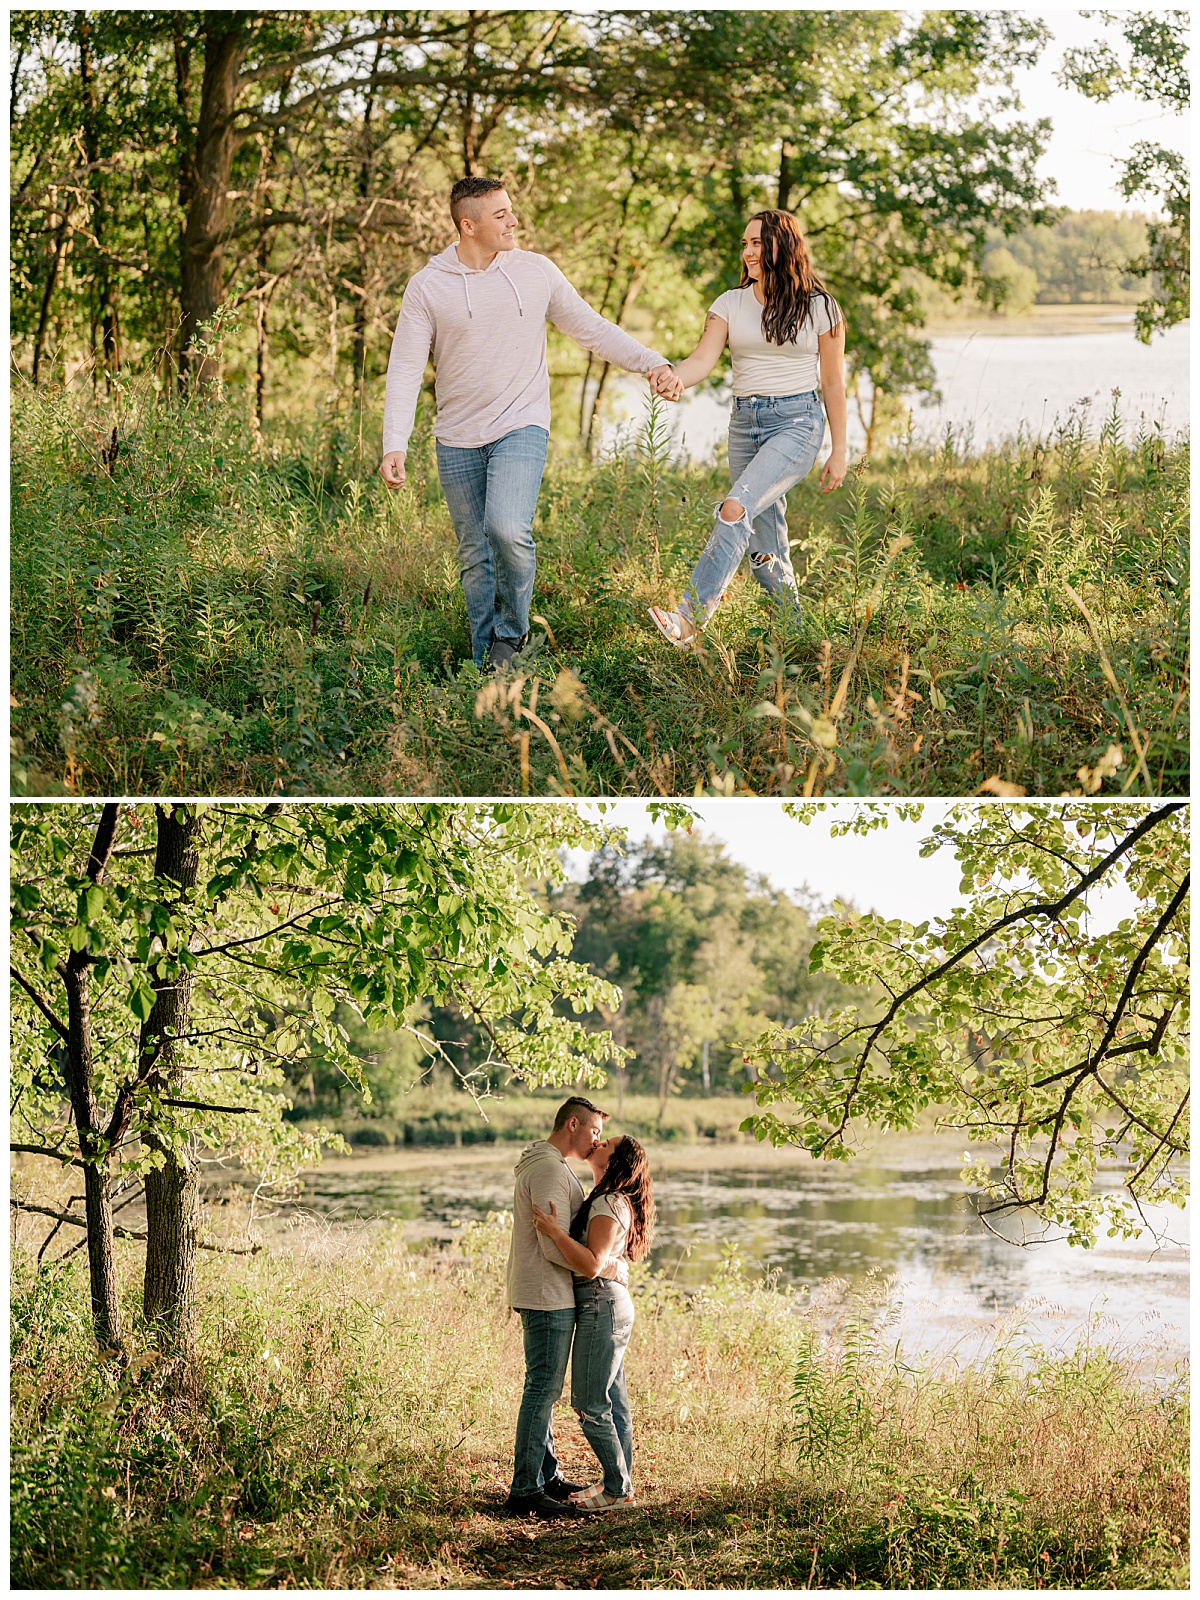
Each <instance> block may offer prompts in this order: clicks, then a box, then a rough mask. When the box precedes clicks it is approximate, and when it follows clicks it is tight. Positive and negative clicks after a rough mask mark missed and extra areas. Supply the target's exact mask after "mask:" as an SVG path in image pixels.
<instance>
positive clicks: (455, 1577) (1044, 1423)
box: [12, 1219, 1188, 1589]
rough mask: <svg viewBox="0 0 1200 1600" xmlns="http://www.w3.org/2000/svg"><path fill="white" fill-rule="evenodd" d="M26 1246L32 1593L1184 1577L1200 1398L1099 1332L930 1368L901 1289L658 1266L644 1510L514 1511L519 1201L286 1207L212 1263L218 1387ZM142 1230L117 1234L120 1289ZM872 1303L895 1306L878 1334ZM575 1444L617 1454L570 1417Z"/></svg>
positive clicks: (16, 1526)
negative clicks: (1118, 1352) (121, 1349)
mask: <svg viewBox="0 0 1200 1600" xmlns="http://www.w3.org/2000/svg"><path fill="white" fill-rule="evenodd" d="M26 1226H27V1224H26V1223H22V1228H21V1230H20V1232H19V1238H18V1244H17V1248H16V1251H15V1256H14V1280H15V1281H14V1309H13V1316H12V1337H13V1347H14V1377H13V1385H12V1396H13V1424H12V1460H13V1490H12V1577H13V1582H14V1585H16V1586H18V1587H36V1588H58V1587H63V1588H83V1587H107V1588H122V1587H147V1588H170V1587H177V1588H183V1587H251V1588H262V1587H284V1586H288V1587H313V1586H319V1587H330V1588H342V1587H352V1586H354V1587H387V1588H432V1587H448V1588H509V1587H526V1588H535V1589H553V1588H555V1587H566V1588H599V1589H608V1588H643V1587H647V1588H681V1589H683V1588H693V1589H700V1588H715V1587H721V1588H734V1589H736V1588H751V1589H768V1588H783V1589H790V1588H804V1587H851V1586H863V1587H874V1586H884V1587H896V1588H908V1587H913V1588H936V1587H945V1588H991V1587H998V1588H1006V1587H1014V1588H1033V1587H1050V1588H1107V1587H1114V1588H1131V1589H1133V1588H1155V1587H1168V1588H1182V1587H1186V1584H1187V1569H1186V1560H1187V1549H1186V1546H1187V1536H1188V1490H1187V1399H1186V1394H1185V1392H1184V1389H1183V1385H1182V1382H1181V1381H1172V1382H1169V1383H1168V1384H1167V1385H1166V1386H1165V1387H1162V1388H1159V1389H1157V1390H1155V1391H1154V1392H1152V1393H1151V1392H1147V1391H1146V1390H1143V1389H1141V1388H1139V1387H1138V1386H1137V1385H1136V1384H1135V1383H1134V1382H1133V1380H1132V1379H1131V1377H1130V1376H1129V1374H1128V1372H1127V1371H1126V1370H1125V1369H1123V1367H1122V1365H1121V1362H1120V1361H1119V1360H1117V1359H1114V1358H1112V1357H1110V1356H1109V1355H1107V1354H1106V1353H1105V1352H1104V1351H1103V1350H1101V1349H1097V1348H1092V1349H1088V1350H1085V1351H1084V1352H1083V1353H1080V1354H1079V1355H1077V1356H1074V1357H1071V1358H1061V1357H1054V1356H1051V1355H1048V1354H1041V1355H1039V1354H1038V1353H1037V1352H1033V1353H1032V1355H1031V1359H1030V1360H1029V1361H1028V1362H1027V1363H1026V1364H1025V1365H1022V1364H1020V1363H1019V1362H1018V1361H1017V1360H1016V1355H1015V1347H1014V1344H1013V1342H1012V1340H1011V1339H1010V1340H1009V1341H1008V1342H1007V1343H1004V1342H1002V1343H1001V1345H1000V1346H999V1347H998V1349H997V1353H996V1354H995V1356H994V1358H993V1359H991V1360H990V1361H989V1362H988V1363H987V1365H985V1366H982V1367H979V1368H975V1369H971V1370H965V1371H958V1372H956V1371H953V1370H946V1371H941V1372H939V1371H936V1370H933V1369H932V1368H931V1367H930V1366H929V1365H927V1364H925V1365H922V1364H921V1363H919V1362H915V1363H909V1364H907V1365H902V1364H898V1363H897V1362H896V1361H894V1360H892V1359H890V1358H889V1355H888V1350H889V1348H890V1339H889V1336H888V1332H887V1329H886V1326H883V1327H879V1326H878V1318H879V1313H880V1305H879V1303H877V1302H876V1303H868V1302H854V1301H852V1300H848V1299H847V1298H846V1297H845V1289H844V1286H839V1285H838V1284H836V1283H832V1284H830V1285H828V1286H826V1288H825V1290H824V1291H823V1293H822V1295H821V1296H819V1297H818V1300H817V1302H815V1303H812V1304H809V1305H807V1306H806V1307H797V1306H796V1305H795V1304H794V1303H793V1302H790V1301H789V1300H788V1299H787V1298H786V1297H785V1296H783V1295H781V1294H779V1293H777V1292H776V1291H775V1290H774V1289H772V1288H771V1287H769V1286H763V1285H755V1284H751V1283H748V1282H747V1281H745V1279H744V1278H743V1276H742V1275H741V1273H740V1272H739V1270H738V1268H737V1265H736V1261H735V1260H732V1259H731V1260H730V1261H729V1262H727V1265H726V1268H725V1270H724V1271H723V1272H722V1273H721V1274H720V1275H719V1276H718V1278H717V1279H716V1281H714V1282H713V1283H712V1284H711V1285H710V1286H709V1288H708V1289H707V1290H706V1291H705V1292H704V1293H703V1294H698V1295H695V1296H693V1297H691V1298H690V1299H689V1298H687V1297H685V1296H684V1295H683V1294H682V1293H680V1292H678V1291H677V1290H675V1289H674V1288H673V1287H672V1286H671V1285H669V1284H668V1283H666V1282H664V1281H663V1280H661V1279H651V1278H648V1277H647V1276H645V1275H644V1274H643V1275H641V1276H640V1277H639V1278H638V1280H637V1282H636V1284H635V1296H636V1301H637V1308H638V1321H637V1326H636V1328H635V1332H634V1340H633V1344H632V1346H631V1350H630V1355H629V1358H628V1370H629V1377H630V1387H631V1397H632V1403H633V1407H634V1412H635V1418H636V1428H637V1435H636V1437H637V1444H636V1457H635V1463H634V1476H635V1480H636V1482H637V1485H638V1488H639V1493H640V1505H639V1507H638V1509H637V1510H636V1511H632V1512H629V1513H625V1514H623V1515H620V1516H619V1517H618V1516H614V1517H613V1518H611V1519H608V1520H603V1519H600V1520H592V1521H588V1522H586V1523H581V1524H576V1523H570V1524H565V1525H554V1524H549V1525H537V1524H529V1525H524V1524H518V1523H515V1522H513V1521H511V1520H506V1519H504V1518H502V1517H500V1516H499V1515H498V1514H497V1513H498V1507H499V1502H500V1499H501V1497H502V1495H503V1493H504V1490H505V1487H506V1483H507V1478H508V1473H509V1464H510V1449H511V1439H512V1428H513V1421H514V1416H515V1408H516V1402H517V1397H518V1393H519V1387H520V1377H521V1370H522V1367H521V1354H520V1338H519V1330H518V1325H517V1323H516V1321H515V1320H514V1319H512V1318H510V1317H508V1316H507V1315H506V1313H505V1310H504V1307H503V1305H502V1302H501V1298H500V1286H501V1283H502V1278H503V1270H502V1269H503V1260H504V1256H505V1253H506V1250H507V1227H506V1224H505V1223H504V1221H503V1220H502V1219H501V1220H499V1221H497V1222H492V1223H487V1224H479V1225H476V1226H474V1227H473V1228H471V1229H469V1230H467V1231H466V1232H465V1233H464V1235H463V1238H462V1240H461V1244H460V1246H459V1247H458V1248H457V1249H456V1250H455V1251H453V1252H452V1253H451V1254H449V1255H444V1256H437V1257H435V1256H429V1255H418V1254H413V1253H410V1252H409V1251H407V1250H406V1249H405V1246H404V1242H403V1239H402V1236H401V1235H400V1233H399V1232H398V1231H396V1232H393V1233H391V1234H380V1233H379V1232H374V1233H372V1234H371V1235H370V1237H369V1238H368V1236H367V1235H366V1234H358V1235H354V1234H350V1233H346V1232H342V1231H338V1230H332V1229H331V1230H324V1231H318V1230H316V1229H313V1228H311V1227H309V1228H308V1229H307V1231H293V1232H291V1233H288V1234H287V1235H285V1236H282V1237H281V1238H279V1239H277V1240H276V1242H275V1244H274V1245H273V1246H272V1247H271V1248H269V1249H268V1250H266V1251H264V1252H263V1253H262V1254H260V1255H258V1256H254V1257H244V1258H230V1257H211V1256H209V1257H205V1258H204V1260H203V1261H202V1279H201V1295H202V1302H203V1305H202V1335H201V1342H200V1356H199V1364H198V1370H197V1373H196V1377H195V1382H194V1385H193V1386H192V1387H191V1389H190V1390H189V1391H188V1392H187V1393H186V1394H184V1395H181V1394H179V1393H177V1392H174V1393H173V1392H172V1390H171V1388H170V1386H169V1385H168V1384H167V1383H166V1382H165V1381H164V1371H163V1368H162V1366H161V1364H160V1363H159V1362H158V1361H156V1360H155V1358H154V1356H153V1354H152V1352H150V1351H149V1350H144V1349H141V1348H139V1349H138V1351H137V1353H136V1354H135V1357H134V1359H133V1361H132V1362H131V1364H130V1365H129V1366H128V1368H127V1369H126V1370H125V1371H124V1372H123V1373H122V1372H120V1371H118V1370H117V1369H115V1368H113V1367H104V1366H102V1365H101V1364H100V1363H99V1362H98V1360H97V1358H96V1356H95V1353H94V1351H93V1348H92V1345H91V1342H90V1337H89V1331H88V1319H87V1294H86V1281H85V1274H84V1269H83V1267H82V1265H81V1264H80V1258H79V1257H78V1256H76V1257H75V1258H74V1260H73V1262H71V1263H68V1264H67V1266H65V1267H63V1268H61V1269H59V1270H57V1271H55V1272H48V1271H42V1272H41V1273H37V1272H36V1271H35V1270H34V1268H33V1263H32V1254H33V1249H32V1245H31V1243H30V1240H31V1239H32V1238H34V1237H35V1230H31V1231H30V1234H29V1236H28V1237H26V1234H25V1231H24V1230H25V1229H26ZM135 1248H136V1247H134V1246H131V1245H130V1244H129V1243H128V1242H124V1241H122V1242H119V1243H118V1251H119V1252H120V1258H121V1267H122V1271H123V1273H124V1276H125V1286H126V1295H127V1303H129V1304H133V1303H135V1295H136V1269H137V1266H138V1261H137V1257H136V1256H135V1254H134V1249H135ZM873 1329H874V1330H876V1331H873ZM556 1427H557V1431H558V1435H559V1438H560V1442H561V1446H562V1454H563V1461H564V1466H565V1468H566V1470H567V1471H569V1472H572V1473H578V1474H579V1475H580V1476H582V1477H584V1478H590V1477H591V1475H592V1474H591V1471H590V1467H589V1461H590V1458H589V1454H588V1451H587V1447H586V1445H585V1444H584V1442H583V1440H582V1438H581V1436H580V1434H579V1432H578V1429H577V1428H576V1426H575V1425H574V1418H573V1417H572V1415H571V1413H570V1412H569V1410H566V1409H563V1410H562V1411H560V1412H559V1413H558V1414H557V1422H556Z"/></svg>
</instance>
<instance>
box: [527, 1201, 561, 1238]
mask: <svg viewBox="0 0 1200 1600" xmlns="http://www.w3.org/2000/svg"><path fill="white" fill-rule="evenodd" d="M533 1225H534V1227H535V1228H536V1229H537V1231H538V1232H539V1233H561V1232H562V1231H563V1227H562V1223H561V1222H560V1221H559V1220H558V1207H557V1206H556V1205H555V1204H554V1201H553V1200H551V1202H550V1210H549V1212H545V1211H543V1210H542V1208H541V1206H539V1205H538V1204H537V1203H536V1201H535V1202H534V1207H533Z"/></svg>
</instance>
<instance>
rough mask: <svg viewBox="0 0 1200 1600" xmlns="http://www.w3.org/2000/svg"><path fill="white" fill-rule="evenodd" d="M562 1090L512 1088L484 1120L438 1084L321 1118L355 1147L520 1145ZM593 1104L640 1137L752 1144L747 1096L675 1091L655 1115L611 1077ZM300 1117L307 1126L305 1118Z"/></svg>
mask: <svg viewBox="0 0 1200 1600" xmlns="http://www.w3.org/2000/svg"><path fill="white" fill-rule="evenodd" d="M566 1092H567V1091H566V1090H563V1089H558V1090H555V1091H553V1092H551V1093H545V1094H523V1093H520V1092H518V1091H513V1090H510V1091H508V1092H507V1093H506V1094H504V1095H503V1096H497V1097H496V1098H495V1099H494V1100H493V1099H488V1100H485V1101H483V1103H482V1105H483V1112H484V1116H486V1118H487V1120H486V1121H484V1117H483V1116H481V1115H480V1113H479V1110H478V1109H477V1108H476V1106H475V1103H474V1101H472V1100H471V1099H470V1098H469V1097H468V1096H467V1095H465V1094H455V1095H446V1094H445V1093H443V1092H441V1091H439V1090H437V1089H426V1088H420V1089H414V1090H413V1091H412V1093H411V1094H409V1095H406V1096H405V1097H404V1100H403V1110H402V1111H396V1112H395V1113H394V1114H393V1115H391V1116H380V1117H366V1116H345V1117H340V1118H335V1119H332V1120H331V1119H330V1118H328V1117H326V1118H325V1119H324V1122H325V1126H326V1127H331V1128H333V1129H335V1130H336V1132H338V1133H340V1134H341V1135H342V1136H343V1137H344V1138H345V1139H347V1140H348V1141H349V1142H350V1143H351V1144H352V1145H354V1146H355V1147H356V1148H357V1149H366V1150H369V1149H388V1148H410V1147H420V1146H424V1145H436V1146H441V1145H452V1146H456V1147H457V1146H467V1145H489V1144H504V1143H509V1142H513V1143H522V1144H523V1143H526V1142H528V1141H529V1140H531V1139H544V1138H545V1137H546V1134H547V1132H548V1131H549V1128H550V1125H551V1123H552V1122H553V1120H554V1113H555V1111H556V1110H557V1109H558V1107H559V1106H560V1105H561V1104H562V1102H563V1099H564V1098H565V1096H566ZM599 1104H600V1105H601V1107H602V1108H603V1109H604V1110H606V1111H609V1112H611V1113H612V1114H613V1116H614V1117H615V1119H616V1120H615V1121H614V1123H613V1126H614V1127H616V1128H618V1129H619V1130H620V1132H621V1133H632V1134H633V1135H634V1137H635V1138H638V1139H643V1140H650V1141H653V1142H656V1143H658V1142H662V1141H666V1142H670V1143H684V1144H691V1143H694V1142H695V1141H697V1140H714V1141H717V1142H720V1143H722V1144H737V1143H741V1142H743V1141H746V1142H749V1143H751V1144H754V1143H755V1141H754V1139H753V1136H752V1135H750V1134H744V1133H739V1132H738V1126H739V1124H740V1123H741V1122H743V1121H744V1120H745V1119H746V1117H748V1116H749V1115H750V1114H751V1112H753V1110H754V1109H755V1106H754V1101H753V1100H751V1099H748V1098H747V1097H746V1096H745V1095H715V1096H711V1097H705V1098H699V1097H696V1098H692V1097H688V1098H683V1097H676V1098H674V1099H671V1100H668V1102H667V1105H666V1108H665V1109H664V1111H663V1114H662V1117H661V1118H660V1117H659V1114H658V1100H657V1098H656V1097H655V1096H654V1095H647V1094H641V1095H638V1094H627V1095H625V1096H624V1097H623V1098H622V1097H619V1096H618V1094H617V1092H616V1090H615V1088H613V1087H612V1085H611V1084H610V1085H609V1086H608V1087H607V1088H606V1089H605V1090H604V1091H603V1092H602V1093H601V1094H600V1095H599ZM299 1122H300V1125H301V1126H305V1123H304V1119H303V1118H300V1119H299Z"/></svg>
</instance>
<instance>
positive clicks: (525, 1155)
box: [513, 1139, 562, 1177]
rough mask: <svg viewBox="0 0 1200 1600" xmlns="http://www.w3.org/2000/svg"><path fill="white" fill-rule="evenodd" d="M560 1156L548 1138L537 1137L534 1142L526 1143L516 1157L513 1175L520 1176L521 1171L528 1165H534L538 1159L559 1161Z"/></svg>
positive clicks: (527, 1167)
mask: <svg viewBox="0 0 1200 1600" xmlns="http://www.w3.org/2000/svg"><path fill="white" fill-rule="evenodd" d="M561 1160H562V1156H561V1155H559V1153H558V1151H557V1150H556V1149H555V1148H554V1146H553V1145H552V1144H551V1143H550V1141H549V1140H548V1139H539V1140H538V1141H537V1143H536V1144H527V1145H526V1146H525V1148H524V1150H522V1151H521V1154H520V1155H519V1156H518V1158H517V1164H516V1166H515V1167H514V1168H513V1175H514V1176H515V1177H520V1175H521V1173H522V1172H524V1171H527V1170H528V1169H529V1168H530V1167H533V1166H536V1165H537V1164H538V1162H539V1161H561Z"/></svg>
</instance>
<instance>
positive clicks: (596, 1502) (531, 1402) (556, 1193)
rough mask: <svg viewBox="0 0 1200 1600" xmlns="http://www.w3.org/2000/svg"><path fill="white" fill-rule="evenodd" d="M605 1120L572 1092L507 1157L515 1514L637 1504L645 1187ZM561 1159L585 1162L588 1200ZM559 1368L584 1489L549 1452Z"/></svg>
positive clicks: (631, 1148)
mask: <svg viewBox="0 0 1200 1600" xmlns="http://www.w3.org/2000/svg"><path fill="white" fill-rule="evenodd" d="M608 1115H609V1113H608V1112H607V1111H601V1110H600V1108H599V1107H598V1106H595V1105H593V1104H592V1102H591V1101H590V1100H585V1099H584V1098H583V1097H582V1096H581V1095H572V1096H571V1098H570V1099H569V1100H566V1101H564V1103H563V1104H562V1105H561V1106H560V1107H559V1108H558V1112H557V1114H556V1115H555V1118H554V1126H553V1128H552V1130H551V1132H550V1135H549V1137H548V1138H546V1139H540V1140H538V1141H537V1142H536V1143H535V1144H531V1145H530V1146H529V1147H528V1148H527V1149H526V1150H525V1151H524V1153H523V1154H522V1156H521V1159H520V1161H519V1162H518V1163H517V1169H516V1186H515V1190H514V1193H513V1231H512V1243H511V1245H510V1247H509V1255H508V1271H507V1281H506V1288H507V1297H508V1304H509V1306H510V1307H511V1309H512V1310H514V1311H515V1312H516V1313H517V1315H518V1316H519V1317H520V1319H521V1331H522V1336H523V1342H524V1350H525V1385H524V1389H523V1390H522V1394H521V1406H520V1410H519V1412H518V1414H517V1438H516V1448H515V1451H514V1463H513V1478H512V1487H511V1489H510V1490H509V1495H508V1499H507V1500H506V1501H505V1509H506V1510H507V1511H509V1512H511V1513H512V1514H513V1515H515V1516H528V1515H530V1514H532V1515H534V1516H537V1517H540V1518H543V1519H547V1518H550V1517H561V1516H581V1515H588V1514H593V1513H596V1512H603V1511H612V1510H614V1509H616V1508H618V1507H628V1506H632V1505H633V1504H634V1503H635V1500H634V1491H633V1478H632V1469H633V1419H632V1416H631V1413H630V1409H629V1393H628V1389H627V1388H626V1384H625V1351H626V1349H627V1347H628V1345H629V1338H630V1335H631V1334H632V1332H633V1301H632V1299H631V1298H630V1295H629V1288H628V1283H629V1271H628V1266H627V1263H628V1262H630V1261H640V1260H641V1259H642V1258H643V1257H644V1256H645V1255H646V1253H647V1251H648V1250H649V1248H650V1244H651V1241H652V1239H653V1237H654V1193H653V1190H652V1188H651V1183H650V1163H649V1160H648V1159H647V1156H646V1152H645V1150H644V1149H643V1148H642V1146H641V1145H640V1144H639V1143H638V1141H637V1140H636V1139H633V1138H631V1137H630V1136H629V1135H628V1134H626V1135H625V1136H624V1137H613V1138H608V1139H605V1138H603V1137H602V1135H603V1132H604V1123H605V1121H606V1120H607V1118H608ZM571 1157H573V1158H574V1159H575V1160H577V1161H586V1162H587V1164H588V1166H589V1167H590V1168H591V1169H592V1177H593V1179H594V1182H593V1185H592V1188H591V1190H590V1191H589V1193H588V1194H587V1195H585V1194H584V1190H583V1185H582V1184H581V1183H580V1182H579V1179H578V1178H577V1177H576V1176H575V1174H574V1173H573V1172H572V1171H571V1168H570V1167H569V1165H568V1164H567V1163H568V1158H571ZM568 1364H569V1365H570V1368H571V1405H572V1406H573V1408H574V1410H575V1412H576V1414H577V1415H578V1417H579V1422H580V1426H581V1427H582V1429H583V1435H584V1438H585V1439H586V1440H587V1442H588V1444H589V1445H590V1446H591V1447H592V1450H593V1452H594V1453H595V1456H596V1460H597V1462H598V1464H599V1467H600V1471H601V1481H600V1482H599V1483H596V1484H592V1485H584V1484H580V1483H572V1482H570V1481H569V1480H568V1479H566V1478H564V1477H563V1475H562V1473H561V1472H560V1470H559V1465H558V1457H557V1455H556V1453H555V1448H554V1428H553V1409H554V1405H555V1402H556V1401H557V1400H558V1399H559V1397H560V1395H561V1394H562V1391H563V1384H564V1381H565V1380H566V1376H567V1367H568Z"/></svg>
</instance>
